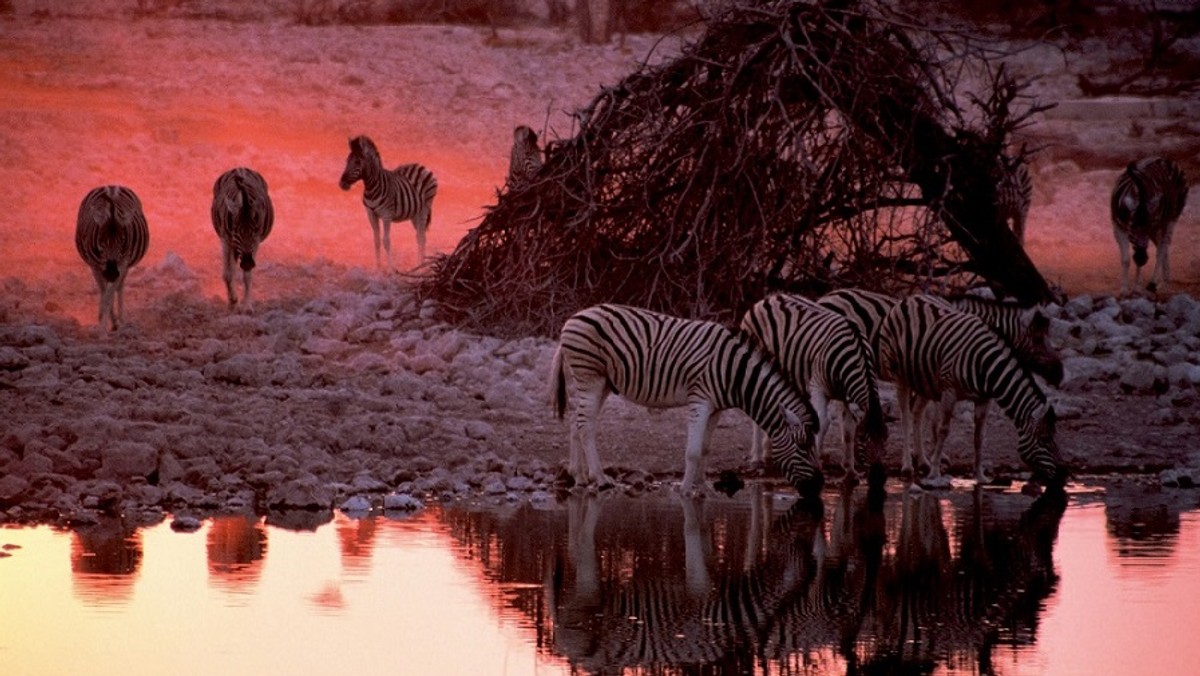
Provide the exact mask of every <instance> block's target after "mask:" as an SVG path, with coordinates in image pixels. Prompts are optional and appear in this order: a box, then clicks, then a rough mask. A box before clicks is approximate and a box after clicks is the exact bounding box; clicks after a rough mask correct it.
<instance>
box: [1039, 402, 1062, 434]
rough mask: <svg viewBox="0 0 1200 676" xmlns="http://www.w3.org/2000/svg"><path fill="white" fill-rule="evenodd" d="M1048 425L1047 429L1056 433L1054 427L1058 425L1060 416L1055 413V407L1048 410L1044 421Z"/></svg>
mask: <svg viewBox="0 0 1200 676" xmlns="http://www.w3.org/2000/svg"><path fill="white" fill-rule="evenodd" d="M1042 420H1043V421H1044V422H1045V423H1046V429H1047V430H1050V431H1051V432H1053V431H1054V426H1055V425H1056V424H1057V423H1058V414H1057V413H1055V412H1054V407H1053V406H1049V407H1047V408H1046V417H1045V418H1043V419H1042Z"/></svg>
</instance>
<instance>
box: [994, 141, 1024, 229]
mask: <svg viewBox="0 0 1200 676" xmlns="http://www.w3.org/2000/svg"><path fill="white" fill-rule="evenodd" d="M996 174H997V175H996V212H997V213H998V214H999V215H1000V220H1002V221H1003V222H1004V223H1007V224H1008V226H1009V227H1010V228H1012V231H1013V234H1014V235H1016V237H1017V241H1018V242H1020V244H1021V246H1022V247H1024V246H1025V219H1026V217H1027V216H1029V205H1030V204H1031V203H1032V202H1033V178H1032V177H1031V176H1030V175H1029V165H1028V164H1026V163H1025V160H1024V159H1023V158H1021V157H1009V156H1001V157H999V158H997V160H996Z"/></svg>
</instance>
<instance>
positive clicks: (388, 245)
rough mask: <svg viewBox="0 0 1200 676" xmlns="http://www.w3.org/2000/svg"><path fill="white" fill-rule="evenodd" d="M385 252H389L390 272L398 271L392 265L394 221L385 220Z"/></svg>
mask: <svg viewBox="0 0 1200 676" xmlns="http://www.w3.org/2000/svg"><path fill="white" fill-rule="evenodd" d="M383 250H384V251H386V252H387V262H388V266H387V269H388V272H391V271H392V270H395V269H396V266H395V264H394V263H392V219H390V218H385V219H383Z"/></svg>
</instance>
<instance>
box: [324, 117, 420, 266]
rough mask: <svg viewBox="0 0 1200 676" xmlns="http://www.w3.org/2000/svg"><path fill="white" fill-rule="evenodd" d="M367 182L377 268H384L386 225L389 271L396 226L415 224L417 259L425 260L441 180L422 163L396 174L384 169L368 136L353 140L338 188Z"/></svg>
mask: <svg viewBox="0 0 1200 676" xmlns="http://www.w3.org/2000/svg"><path fill="white" fill-rule="evenodd" d="M360 180H361V181H362V182H363V206H364V207H366V210H367V220H368V221H369V222H370V223H371V232H372V234H373V235H374V236H375V267H377V268H378V267H380V266H381V263H380V259H379V244H380V235H379V225H380V222H382V223H383V240H382V241H383V248H384V251H386V252H387V263H388V269H389V270H392V269H394V268H395V266H394V265H393V264H392V223H394V222H399V221H412V224H413V229H414V230H415V231H416V234H417V257H418V258H419V260H420V262H424V261H425V233H426V232H427V231H428V230H429V221H430V219H432V218H433V198H434V197H435V196H436V195H437V187H438V186H437V179H436V178H434V176H433V173H432V172H430V171H429V170H428V169H426V168H425V167H423V166H421V165H419V164H402V165H400V166H398V167H396V168H395V169H393V170H392V171H387V170H385V169H384V168H383V160H382V159H381V158H380V156H379V149H378V148H377V147H375V143H374V142H373V141H371V139H369V138H367V137H366V136H358V137H355V138H352V139H350V155H349V156H347V157H346V168H345V170H343V171H342V178H341V179H340V180H339V181H338V185H339V186H340V187H341V188H342V190H349V189H350V186H352V185H354V184H355V183H356V182H358V181H360Z"/></svg>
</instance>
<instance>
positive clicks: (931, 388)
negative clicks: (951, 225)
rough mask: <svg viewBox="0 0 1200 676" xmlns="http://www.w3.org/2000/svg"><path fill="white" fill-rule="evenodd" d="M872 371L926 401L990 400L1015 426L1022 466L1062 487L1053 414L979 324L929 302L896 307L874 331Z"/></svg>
mask: <svg viewBox="0 0 1200 676" xmlns="http://www.w3.org/2000/svg"><path fill="white" fill-rule="evenodd" d="M879 368H880V373H881V375H882V376H883V377H884V378H888V379H891V380H895V381H897V382H900V383H903V384H904V385H905V386H907V387H908V388H909V389H910V390H912V391H913V392H914V393H916V394H917V395H918V396H921V397H923V398H925V399H928V400H937V399H939V398H940V397H941V395H942V393H943V392H947V391H953V392H957V393H959V394H960V395H965V396H966V397H969V398H971V399H973V400H977V401H978V400H988V399H991V400H995V401H996V403H997V404H998V405H999V406H1000V408H1001V409H1002V410H1003V411H1004V413H1005V415H1007V416H1008V418H1009V419H1010V420H1012V421H1013V423H1014V424H1015V425H1016V427H1017V433H1018V437H1019V438H1018V442H1017V453H1018V454H1019V455H1020V456H1021V459H1022V460H1024V461H1025V463H1026V464H1028V465H1030V466H1031V467H1032V468H1033V470H1034V472H1035V474H1037V475H1038V476H1039V477H1041V478H1045V479H1047V480H1049V481H1051V482H1052V483H1057V482H1060V481H1062V480H1065V468H1064V467H1063V465H1062V463H1061V462H1060V461H1059V453H1058V445H1057V442H1056V440H1055V438H1054V427H1055V416H1054V409H1053V408H1051V407H1050V404H1049V402H1048V400H1047V399H1046V395H1045V394H1044V393H1043V392H1042V390H1041V388H1039V387H1038V385H1037V382H1036V381H1034V379H1033V377H1032V376H1031V375H1030V374H1029V372H1028V371H1027V370H1026V369H1025V368H1024V367H1023V366H1022V365H1021V362H1020V361H1019V360H1018V359H1017V357H1016V356H1015V355H1014V354H1013V351H1012V349H1011V348H1010V347H1009V345H1008V343H1007V342H1006V341H1005V340H1004V339H1003V338H1001V337H1000V336H999V335H997V334H996V333H995V332H994V331H993V330H992V329H991V328H989V327H988V325H987V324H986V323H984V321H983V320H982V319H980V318H979V317H976V316H975V315H972V314H968V313H965V312H959V311H957V310H954V309H953V308H951V307H949V306H948V305H947V304H946V303H945V302H944V301H942V300H940V299H936V298H929V297H925V296H910V297H908V298H905V299H903V300H901V301H900V302H899V303H897V304H896V307H895V308H893V309H892V311H891V312H889V313H888V315H887V316H886V317H885V318H884V321H883V326H882V327H881V329H880V335H879Z"/></svg>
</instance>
